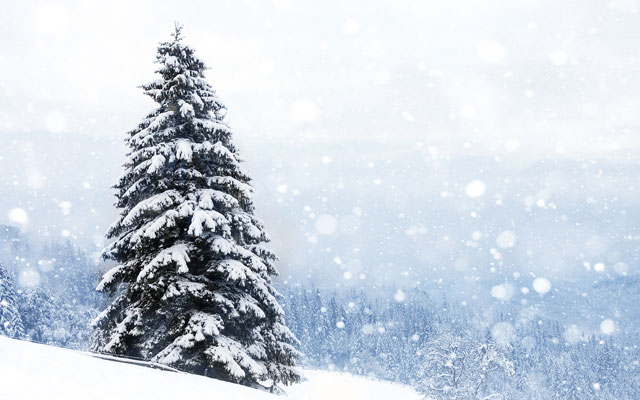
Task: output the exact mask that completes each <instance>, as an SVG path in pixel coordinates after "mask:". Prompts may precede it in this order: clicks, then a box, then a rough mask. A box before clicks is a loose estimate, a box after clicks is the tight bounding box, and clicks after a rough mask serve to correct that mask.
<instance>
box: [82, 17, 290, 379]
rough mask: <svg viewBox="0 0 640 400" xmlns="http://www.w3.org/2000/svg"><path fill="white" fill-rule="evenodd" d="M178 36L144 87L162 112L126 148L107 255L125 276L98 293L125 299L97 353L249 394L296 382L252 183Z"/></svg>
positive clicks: (199, 64) (108, 320)
mask: <svg viewBox="0 0 640 400" xmlns="http://www.w3.org/2000/svg"><path fill="white" fill-rule="evenodd" d="M180 30H181V28H180V27H178V26H176V30H175V33H174V34H173V40H171V41H170V42H164V43H161V44H160V46H159V47H158V53H157V56H156V63H157V64H158V65H159V68H158V69H157V71H156V72H157V73H158V74H159V75H160V78H159V79H158V80H155V81H153V82H151V83H149V84H147V85H144V86H143V89H144V93H145V94H146V95H148V96H150V97H151V98H152V99H153V100H155V101H156V102H157V103H158V105H159V106H158V107H157V108H156V109H155V110H154V111H153V112H151V113H150V114H149V115H147V116H146V118H144V119H143V120H142V122H141V123H140V124H139V125H138V127H137V128H136V129H134V130H133V131H131V132H130V133H129V136H128V137H127V139H126V142H127V145H128V147H129V153H128V158H127V160H126V162H125V165H124V167H125V171H124V173H123V175H122V176H121V177H120V179H119V181H118V182H117V184H116V186H115V188H116V189H117V203H116V205H117V207H118V208H120V209H121V215H120V218H119V219H118V220H117V221H116V222H115V223H114V224H113V225H112V226H111V228H110V230H109V231H108V234H107V236H108V238H113V239H115V241H114V242H113V243H112V244H111V245H110V246H109V247H107V248H106V249H105V251H104V254H103V256H104V257H105V258H106V259H110V260H114V261H116V262H117V266H116V267H114V268H113V269H111V270H109V271H108V272H107V273H106V274H105V275H104V277H103V280H102V281H101V283H100V284H99V285H98V290H108V291H110V292H111V293H114V292H118V294H117V295H116V297H115V299H114V300H113V302H112V303H111V304H110V305H109V306H108V307H107V308H106V310H104V312H102V313H101V314H100V315H99V316H98V317H97V318H96V320H95V321H94V326H95V327H96V334H95V339H94V345H93V346H94V349H95V350H97V351H100V352H108V353H113V354H119V355H127V356H133V357H140V358H144V359H150V360H153V361H155V362H159V363H163V364H167V365H172V366H174V367H177V368H180V369H182V370H185V371H190V372H193V373H198V374H203V375H207V376H211V377H215V378H219V379H225V380H229V381H233V382H238V383H242V384H246V385H250V386H258V385H259V384H261V383H264V382H271V383H272V384H271V387H272V388H275V387H276V386H275V385H277V384H278V383H284V384H289V383H292V382H296V381H298V380H299V374H298V372H297V370H296V368H295V366H294V364H295V360H296V358H297V357H298V352H297V351H296V350H295V348H294V347H293V344H294V343H295V342H296V341H297V340H296V338H295V336H294V335H293V334H292V333H291V331H290V330H289V329H288V328H287V326H286V325H285V320H284V312H283V310H282V308H281V306H280V304H279V303H278V300H277V297H278V293H277V292H276V290H275V289H274V287H273V286H272V283H271V278H272V277H273V276H275V275H276V274H277V271H276V268H275V266H274V261H275V260H276V256H275V254H274V253H273V252H271V251H270V250H269V249H267V248H266V247H265V246H264V243H265V242H268V241H269V237H268V235H267V233H266V232H265V229H264V227H263V224H262V222H261V221H260V220H259V219H258V218H256V217H255V216H254V207H253V204H252V192H253V189H252V187H251V186H250V177H249V175H248V174H247V172H245V170H244V169H243V168H242V166H241V160H240V157H239V155H238V150H237V149H236V147H235V146H234V144H233V142H232V134H231V130H230V128H229V126H228V125H227V124H226V123H225V122H224V114H225V113H224V110H225V107H224V106H223V104H222V103H221V102H220V100H219V98H218V96H217V94H216V92H215V91H214V90H213V89H212V87H211V86H210V85H209V84H208V83H207V82H206V81H205V80H204V71H205V69H206V67H205V64H204V62H203V61H201V60H200V59H199V58H198V57H197V56H196V55H195V53H194V50H193V49H192V48H191V47H188V46H185V45H184V44H183V43H182V41H181V32H180ZM267 385H269V384H267Z"/></svg>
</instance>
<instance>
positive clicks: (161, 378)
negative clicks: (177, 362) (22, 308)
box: [0, 336, 420, 400]
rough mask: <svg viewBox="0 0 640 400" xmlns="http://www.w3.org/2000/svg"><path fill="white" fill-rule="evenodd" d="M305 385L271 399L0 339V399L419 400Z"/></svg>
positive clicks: (376, 390) (373, 387)
mask: <svg viewBox="0 0 640 400" xmlns="http://www.w3.org/2000/svg"><path fill="white" fill-rule="evenodd" d="M303 372H304V375H305V377H306V378H307V380H306V381H305V382H303V383H301V384H299V385H296V386H294V387H291V388H289V390H288V393H287V395H286V396H276V395H271V394H269V393H265V392H262V391H258V390H254V389H250V388H247V387H244V386H240V385H235V384H231V383H227V382H221V381H217V380H214V379H210V378H205V377H201V376H196V375H189V374H184V373H176V372H170V371H161V370H158V369H152V368H146V367H141V366H136V365H130V364H126V363H122V362H117V361H108V360H102V359H98V358H95V357H92V356H91V355H89V354H87V353H81V352H77V351H72V350H66V349H62V348H57V347H52V346H45V345H41V344H36V343H29V342H24V341H18V340H14V339H9V338H6V337H1V336H0V377H2V384H1V385H0V398H2V399H12V400H22V399H24V400H32V399H39V398H47V399H49V400H56V399H60V400H62V399H64V400H74V399H86V398H91V399H93V400H102V399H104V400H113V399H145V400H146V399H153V400H162V399H171V400H175V399H179V398H188V399H189V400H197V399H209V400H210V399H212V398H215V399H229V400H231V399H233V400H245V399H251V400H253V399H255V400H262V399H264V400H269V399H271V400H273V399H283V398H288V399H295V400H316V399H318V400H319V399H332V400H339V399H350V400H358V399H363V400H364V399H367V400H373V399H387V398H389V399H406V400H412V399H416V400H417V399H419V398H420V396H418V395H417V394H416V393H415V392H414V391H412V390H411V389H409V388H407V387H404V386H400V385H395V384H392V383H388V382H379V381H372V380H368V379H365V378H361V377H355V376H351V375H346V374H340V373H334V372H326V371H312V370H304V371H303Z"/></svg>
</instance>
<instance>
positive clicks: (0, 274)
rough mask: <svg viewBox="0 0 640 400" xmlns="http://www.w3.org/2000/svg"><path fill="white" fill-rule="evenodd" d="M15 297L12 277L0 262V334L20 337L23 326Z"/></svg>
mask: <svg viewBox="0 0 640 400" xmlns="http://www.w3.org/2000/svg"><path fill="white" fill-rule="evenodd" d="M16 299H17V295H16V291H15V288H14V286H13V278H12V277H11V275H10V274H9V271H8V270H7V268H6V267H5V266H4V265H3V264H2V263H0V335H4V336H8V337H11V338H15V339H21V338H23V337H24V326H23V325H22V318H21V317H20V312H19V311H18V304H17V302H16Z"/></svg>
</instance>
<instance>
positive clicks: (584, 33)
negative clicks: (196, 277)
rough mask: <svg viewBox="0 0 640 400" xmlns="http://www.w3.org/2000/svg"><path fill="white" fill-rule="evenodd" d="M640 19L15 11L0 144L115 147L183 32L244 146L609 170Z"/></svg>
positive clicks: (6, 38)
mask: <svg viewBox="0 0 640 400" xmlns="http://www.w3.org/2000/svg"><path fill="white" fill-rule="evenodd" d="M637 11H638V2H637V1H619V0H617V1H609V2H599V1H518V2H507V1H504V2H500V1H489V2H486V1H485V2H477V1H447V2H426V1H398V2H393V3H390V2H384V1H380V2H376V1H355V0H354V1H349V0H338V1H335V0H334V1H327V2H322V3H316V2H302V1H296V0H273V1H267V0H251V1H242V2H240V1H215V2H213V1H209V2H201V1H187V2H182V4H176V3H175V2H170V1H153V2H141V1H136V2H130V1H111V2H84V1H60V2H56V1H42V2H30V1H21V2H6V4H4V5H3V13H2V15H1V16H0V33H1V35H0V91H2V92H3V96H2V98H0V133H2V134H14V133H15V132H20V131H43V132H46V131H50V132H53V133H69V134H97V135H116V136H117V137H118V138H120V137H121V136H118V135H121V133H122V132H125V131H126V130H127V129H129V128H131V127H132V126H134V125H135V124H136V123H137V120H138V118H139V117H140V116H141V115H143V114H144V113H145V112H146V111H147V110H149V109H150V108H151V107H153V104H152V103H151V102H150V101H149V100H147V99H145V98H144V96H142V95H141V94H140V91H139V89H137V86H138V85H140V84H142V83H144V82H146V81H148V80H150V79H153V75H152V71H153V67H154V66H153V64H152V63H151V62H152V60H153V57H154V52H155V47H156V44H157V42H159V41H161V40H166V39H168V37H169V33H170V31H171V29H172V24H173V21H174V20H178V21H181V22H182V23H184V24H185V36H186V41H187V42H188V43H189V44H191V45H193V46H194V47H195V48H196V49H197V51H198V53H199V54H200V56H201V57H202V58H203V59H204V60H205V61H206V62H207V63H208V64H209V65H210V67H211V68H212V70H211V71H210V73H209V79H210V81H211V82H212V83H213V84H214V86H215V87H216V88H217V89H218V91H219V92H220V94H221V96H222V98H223V100H224V101H225V102H226V103H227V105H228V106H229V108H230V119H231V122H233V124H234V126H235V128H236V130H237V131H238V134H239V136H240V139H239V140H244V139H245V138H262V139H268V140H270V141H276V142H278V141H282V142H284V143H291V142H292V141H293V140H298V139H301V138H305V137H308V136H309V135H310V132H311V136H313V137H314V138H316V139H317V140H329V141H334V142H335V141H338V142H343V141H353V140H355V141H360V140H363V139H364V140H367V139H371V138H372V137H378V138H379V137H386V136H391V137H398V138H399V139H400V138H401V139H402V140H407V141H408V143H411V144H413V143H414V142H415V141H421V142H425V143H428V144H437V145H438V146H439V147H440V146H445V147H447V148H448V149H449V150H448V151H452V152H456V151H458V150H460V149H462V146H463V144H464V143H465V142H467V141H470V142H472V143H474V142H481V143H482V145H481V146H479V149H482V148H486V149H488V150H491V149H492V148H495V147H496V146H497V147H502V146H505V145H506V146H507V148H509V149H517V148H519V147H523V146H524V147H526V148H527V149H529V150H531V149H534V148H535V149H537V150H540V151H541V152H542V153H541V154H545V155H546V154H550V153H551V154H558V153H560V154H568V155H572V154H576V155H580V156H582V155H584V154H585V153H586V154H589V155H595V156H603V155H605V154H606V153H608V152H610V151H611V150H614V151H616V150H619V149H624V150H626V149H629V148H636V147H638V144H639V141H638V140H637V139H636V137H637V135H636V132H635V129H636V128H637V126H638V122H639V119H640V113H638V112H635V110H637V109H638V107H639V106H640V94H639V93H640V78H639V75H638V74H637V73H636V71H637V69H638V59H637V58H638V56H637V54H638V51H637V48H638V45H640V29H639V28H638V26H640V24H639V22H640V21H639V20H638V19H639V15H638V12H637ZM585 139H586V140H585ZM486 149H485V150H486ZM615 156H616V157H619V156H620V154H618V153H617V152H616V155H615Z"/></svg>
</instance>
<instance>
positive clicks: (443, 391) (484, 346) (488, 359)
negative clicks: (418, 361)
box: [419, 331, 514, 400]
mask: <svg viewBox="0 0 640 400" xmlns="http://www.w3.org/2000/svg"><path fill="white" fill-rule="evenodd" d="M420 352H421V355H422V369H421V371H420V382H419V388H420V389H421V391H422V392H423V393H424V394H425V398H426V399H451V400H453V399H456V400H463V399H464V400H466V399H468V400H472V399H473V400H476V399H482V400H489V399H495V400H498V399H504V398H505V396H503V394H502V393H499V392H494V391H493V390H491V389H492V388H491V387H490V386H489V385H488V383H489V379H490V378H491V377H492V376H493V375H497V374H500V375H503V376H511V375H513V373H514V370H513V364H512V363H511V361H509V360H508V359H507V358H506V357H505V355H504V354H503V353H502V352H501V351H500V349H499V348H498V347H497V346H496V345H495V344H494V343H492V342H487V343H483V342H480V341H478V340H476V339H473V338H470V337H467V336H464V335H456V334H453V333H450V332H446V331H445V332H443V333H441V334H440V335H438V336H437V337H436V338H434V339H433V340H431V341H429V342H427V343H426V344H425V346H424V347H423V349H422V350H421V351H420Z"/></svg>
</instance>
